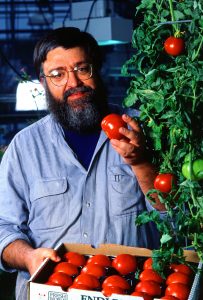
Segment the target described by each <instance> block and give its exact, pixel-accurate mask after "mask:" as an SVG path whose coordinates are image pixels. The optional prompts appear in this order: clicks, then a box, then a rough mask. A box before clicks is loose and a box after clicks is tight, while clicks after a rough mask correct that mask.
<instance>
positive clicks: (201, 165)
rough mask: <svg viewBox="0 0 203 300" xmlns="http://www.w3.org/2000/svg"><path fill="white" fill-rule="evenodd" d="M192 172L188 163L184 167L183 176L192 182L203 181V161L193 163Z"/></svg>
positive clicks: (198, 160) (197, 160)
mask: <svg viewBox="0 0 203 300" xmlns="http://www.w3.org/2000/svg"><path fill="white" fill-rule="evenodd" d="M190 171H191V170H190V163H189V162H188V161H187V162H185V163H184V164H183V166H182V174H183V176H184V177H185V178H187V179H190V180H203V159H201V158H199V159H196V160H195V161H193V163H192V172H190ZM190 173H191V174H190Z"/></svg>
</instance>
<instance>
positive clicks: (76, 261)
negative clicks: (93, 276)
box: [63, 251, 86, 267]
mask: <svg viewBox="0 0 203 300" xmlns="http://www.w3.org/2000/svg"><path fill="white" fill-rule="evenodd" d="M63 259H64V260H65V261H67V262H69V263H71V264H73V265H75V266H78V267H81V266H84V265H85V264H86V259H85V256H84V255H82V254H80V253H76V252H71V251H70V252H66V253H65V254H64V256H63Z"/></svg>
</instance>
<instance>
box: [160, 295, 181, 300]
mask: <svg viewBox="0 0 203 300" xmlns="http://www.w3.org/2000/svg"><path fill="white" fill-rule="evenodd" d="M160 299H161V300H162V299H163V300H179V299H178V298H176V297H174V296H170V295H168V296H163V297H161V298H160Z"/></svg>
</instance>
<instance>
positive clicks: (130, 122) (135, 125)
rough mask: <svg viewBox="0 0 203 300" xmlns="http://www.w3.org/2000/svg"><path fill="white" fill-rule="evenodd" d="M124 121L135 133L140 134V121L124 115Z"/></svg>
mask: <svg viewBox="0 0 203 300" xmlns="http://www.w3.org/2000/svg"><path fill="white" fill-rule="evenodd" d="M122 119H123V121H125V122H126V123H127V124H128V125H129V126H130V127H131V128H132V129H134V130H135V131H138V132H140V131H141V128H140V125H139V121H138V120H136V119H135V118H132V117H130V116H129V115H127V114H123V115H122Z"/></svg>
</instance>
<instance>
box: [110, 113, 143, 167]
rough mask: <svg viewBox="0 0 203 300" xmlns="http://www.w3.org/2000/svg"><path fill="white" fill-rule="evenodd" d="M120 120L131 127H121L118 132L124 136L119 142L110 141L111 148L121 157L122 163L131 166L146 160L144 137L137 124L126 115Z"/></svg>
mask: <svg viewBox="0 0 203 300" xmlns="http://www.w3.org/2000/svg"><path fill="white" fill-rule="evenodd" d="M122 119H123V120H124V121H125V122H126V123H127V124H128V125H129V126H130V127H131V130H130V129H127V128H124V127H121V128H120V129H119V132H120V133H121V134H122V135H123V136H124V138H123V139H121V140H120V141H118V140H115V139H112V140H111V145H112V147H113V148H114V149H115V150H116V151H117V152H118V153H119V154H120V155H121V156H122V157H123V159H124V161H125V162H126V163H127V164H129V165H131V166H133V165H136V164H139V163H142V162H143V161H144V159H145V160H146V152H145V137H144V134H143V132H142V129H141V127H140V126H139V124H138V122H137V121H136V120H135V119H133V118H131V117H130V116H128V115H125V114H124V115H123V116H122Z"/></svg>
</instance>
